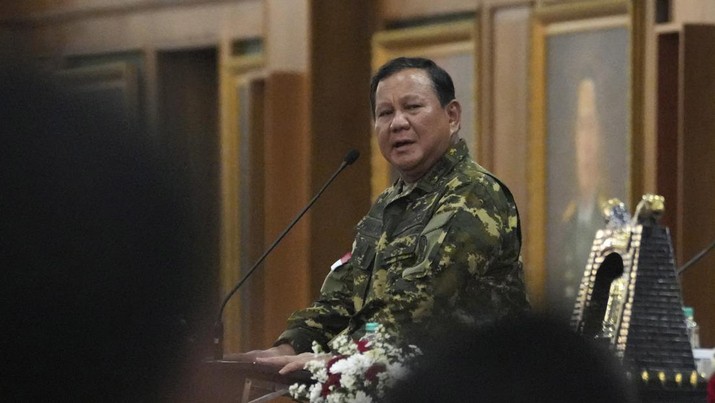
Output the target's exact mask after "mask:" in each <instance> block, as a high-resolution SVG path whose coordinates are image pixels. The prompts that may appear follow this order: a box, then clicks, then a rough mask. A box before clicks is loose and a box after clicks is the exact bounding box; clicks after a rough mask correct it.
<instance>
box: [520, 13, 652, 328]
mask: <svg viewBox="0 0 715 403" xmlns="http://www.w3.org/2000/svg"><path fill="white" fill-rule="evenodd" d="M638 15H639V13H638V12H637V11H636V10H635V9H634V6H633V4H632V3H631V2H630V1H621V0H619V1H584V2H577V3H563V4H551V3H549V4H548V5H544V6H541V7H537V8H536V9H535V10H534V13H533V18H532V46H531V50H532V55H531V57H532V62H531V106H530V110H531V118H530V140H529V172H530V173H529V198H530V203H529V223H528V228H527V231H528V234H527V237H528V239H529V243H528V244H527V245H526V259H527V260H528V262H529V270H530V271H532V276H531V277H532V279H536V283H535V284H532V286H531V290H532V293H533V294H534V295H533V299H534V300H535V305H537V306H538V307H540V308H542V309H547V310H548V311H550V312H552V313H553V314H555V315H556V316H558V317H561V318H563V319H567V318H568V317H569V316H570V313H571V311H572V309H573V306H574V305H573V304H574V302H575V298H576V295H577V293H578V284H579V282H580V280H581V277H582V275H583V272H584V268H585V265H586V263H587V260H588V254H589V251H590V246H591V243H592V242H593V238H594V236H595V233H596V230H597V229H600V228H602V227H603V226H604V224H605V222H604V220H603V218H602V216H601V212H600V211H601V209H600V205H601V204H602V203H603V202H605V201H606V200H608V199H610V198H614V197H615V198H618V199H620V200H621V201H623V202H624V203H625V204H626V205H631V201H632V200H633V198H634V194H633V193H634V189H637V186H633V182H634V181H635V182H638V183H640V179H638V177H637V173H638V172H639V170H638V167H637V164H636V163H635V161H640V160H641V159H642V156H640V155H639V153H640V152H641V151H640V147H637V146H636V144H638V142H639V141H640V139H641V135H640V133H639V128H640V125H639V124H637V123H635V122H637V121H638V119H639V117H640V113H639V112H638V111H639V110H640V108H641V105H640V101H639V94H640V90H639V83H640V77H639V76H640V68H639V66H638V62H637V60H638V59H637V58H638V55H636V54H633V52H634V45H633V44H634V43H635V42H636V41H637V40H639V39H638V38H637V37H638V35H640V33H639V28H638V27H639V26H640V24H639V23H638V19H637V18H638Z"/></svg>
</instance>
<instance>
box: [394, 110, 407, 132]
mask: <svg viewBox="0 0 715 403" xmlns="http://www.w3.org/2000/svg"><path fill="white" fill-rule="evenodd" d="M409 126H410V122H409V121H407V118H406V116H405V114H404V112H402V111H396V112H395V114H394V116H393V117H392V122H390V130H391V131H393V132H395V131H400V130H404V129H406V128H408V127H409Z"/></svg>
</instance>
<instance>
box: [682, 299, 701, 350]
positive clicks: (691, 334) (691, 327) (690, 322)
mask: <svg viewBox="0 0 715 403" xmlns="http://www.w3.org/2000/svg"><path fill="white" fill-rule="evenodd" d="M683 313H684V314H685V328H686V329H687V330H688V338H690V347H692V348H700V327H699V326H698V324H697V322H695V315H694V313H693V308H692V307H689V306H684V307H683Z"/></svg>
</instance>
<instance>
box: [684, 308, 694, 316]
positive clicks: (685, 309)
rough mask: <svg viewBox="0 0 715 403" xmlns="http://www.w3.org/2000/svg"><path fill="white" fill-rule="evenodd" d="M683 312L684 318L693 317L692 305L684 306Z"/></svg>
mask: <svg viewBox="0 0 715 403" xmlns="http://www.w3.org/2000/svg"><path fill="white" fill-rule="evenodd" d="M683 313H684V314H685V317H686V318H692V317H693V307H691V306H684V307H683Z"/></svg>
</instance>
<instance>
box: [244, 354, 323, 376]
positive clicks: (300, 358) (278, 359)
mask: <svg viewBox="0 0 715 403" xmlns="http://www.w3.org/2000/svg"><path fill="white" fill-rule="evenodd" d="M330 357H331V355H330V354H315V353H303V354H298V355H295V354H293V355H282V356H273V357H271V356H265V357H257V358H256V362H259V363H261V364H267V365H273V366H276V367H281V369H280V370H279V371H278V373H279V374H281V375H285V374H287V373H289V372H293V371H299V370H301V369H303V368H304V367H305V364H306V363H307V362H308V361H313V360H323V361H328V360H330Z"/></svg>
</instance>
